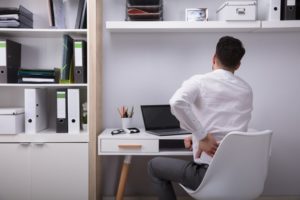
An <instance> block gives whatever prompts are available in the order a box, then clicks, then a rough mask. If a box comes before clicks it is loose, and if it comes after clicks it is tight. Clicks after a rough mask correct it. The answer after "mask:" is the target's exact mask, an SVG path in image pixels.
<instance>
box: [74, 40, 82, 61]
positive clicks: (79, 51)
mask: <svg viewBox="0 0 300 200" xmlns="http://www.w3.org/2000/svg"><path fill="white" fill-rule="evenodd" d="M74 46H75V66H76V67H82V66H83V60H82V59H83V58H82V56H83V55H82V42H75V45H74Z"/></svg>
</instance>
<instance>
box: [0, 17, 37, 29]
mask: <svg viewBox="0 0 300 200" xmlns="http://www.w3.org/2000/svg"><path fill="white" fill-rule="evenodd" d="M4 21H18V22H20V23H21V24H24V25H27V26H29V27H31V28H32V27H33V21H30V20H29V19H28V18H26V17H24V16H23V15H15V14H12V15H5V16H2V15H0V22H4Z"/></svg>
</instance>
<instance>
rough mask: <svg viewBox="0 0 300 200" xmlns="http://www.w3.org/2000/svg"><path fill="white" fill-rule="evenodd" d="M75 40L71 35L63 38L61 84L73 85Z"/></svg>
mask: <svg viewBox="0 0 300 200" xmlns="http://www.w3.org/2000/svg"><path fill="white" fill-rule="evenodd" d="M73 70H74V49H73V39H72V38H71V37H70V36H69V35H64V36H63V60H62V66H61V70H60V83H73V80H74V75H73Z"/></svg>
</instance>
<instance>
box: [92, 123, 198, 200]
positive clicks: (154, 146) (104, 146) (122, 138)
mask: <svg viewBox="0 0 300 200" xmlns="http://www.w3.org/2000/svg"><path fill="white" fill-rule="evenodd" d="M112 130H115V129H106V130H104V131H103V132H102V133H101V134H100V135H99V136H98V155H124V156H125V158H124V162H123V166H122V171H121V176H120V180H119V187H118V192H117V195H116V200H122V199H123V194H124V190H125V185H126V181H127V176H128V170H129V166H130V163H131V158H132V156H156V155H157V156H187V155H189V156H191V155H192V152H191V151H188V150H186V149H183V148H182V149H172V150H170V149H164V148H160V145H159V144H160V141H162V140H170V141H174V140H182V143H183V139H184V138H185V137H187V136H188V135H175V136H156V135H152V134H149V133H146V132H145V130H143V129H140V130H141V132H140V133H134V134H129V133H126V134H118V135H112V134H111V131H112Z"/></svg>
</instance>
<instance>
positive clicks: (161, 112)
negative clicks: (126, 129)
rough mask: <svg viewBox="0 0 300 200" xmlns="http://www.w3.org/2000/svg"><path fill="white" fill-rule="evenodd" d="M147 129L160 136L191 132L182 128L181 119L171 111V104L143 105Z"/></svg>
mask: <svg viewBox="0 0 300 200" xmlns="http://www.w3.org/2000/svg"><path fill="white" fill-rule="evenodd" d="M141 110H142V115H143V121H144V124H145V129H146V131H147V132H148V133H151V134H154V135H158V136H169V135H184V134H190V133H189V132H188V131H186V130H183V129H181V128H180V124H179V121H178V120H177V119H176V117H175V116H174V115H173V114H172V113H171V108H170V105H142V106H141Z"/></svg>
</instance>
